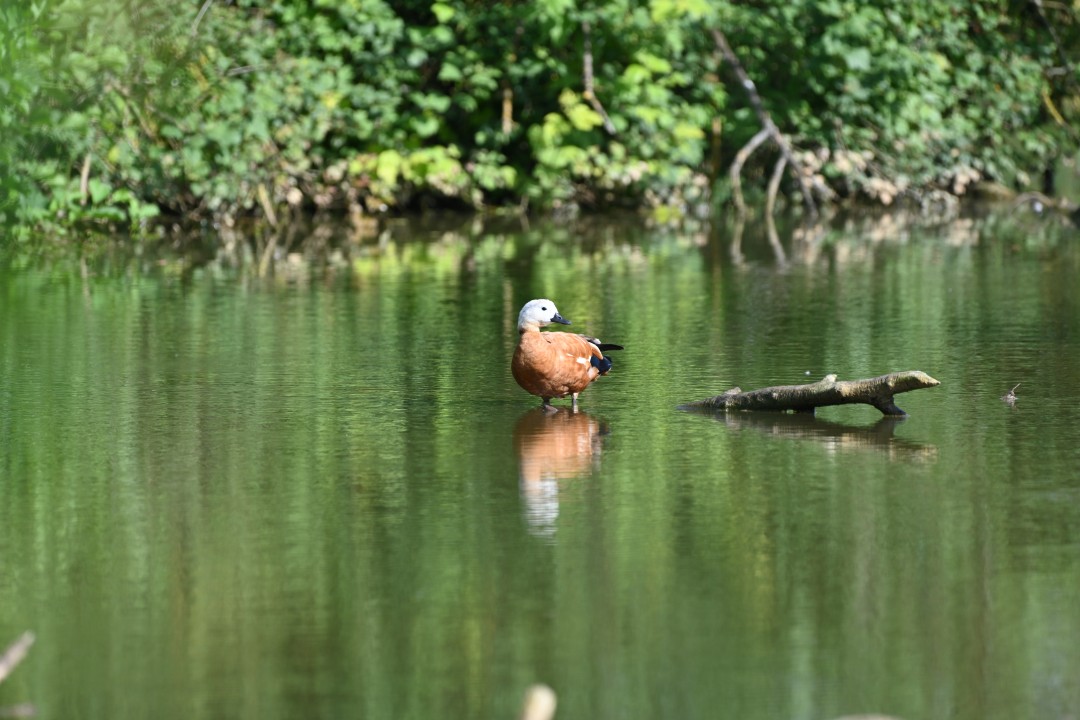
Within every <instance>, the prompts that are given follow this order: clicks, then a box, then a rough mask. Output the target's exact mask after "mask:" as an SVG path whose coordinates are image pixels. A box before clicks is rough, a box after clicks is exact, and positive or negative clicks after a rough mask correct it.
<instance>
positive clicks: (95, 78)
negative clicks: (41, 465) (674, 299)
mask: <svg viewBox="0 0 1080 720" xmlns="http://www.w3.org/2000/svg"><path fill="white" fill-rule="evenodd" d="M1078 13H1080V9H1078V7H1077V6H1076V5H1075V3H1073V4H1066V3H1057V4H1050V3H1040V2H1035V1H1027V0H1024V1H1022V0H1011V1H1007V0H973V1H972V2H969V3H962V4H957V3H953V2H950V1H949V0H911V2H906V3H896V2H885V1H883V0H882V1H879V2H854V1H853V0H813V1H811V0H784V2H779V1H776V0H759V1H757V2H752V3H735V2H731V1H722V2H705V0H651V2H633V1H631V0H615V1H613V2H603V3H599V2H597V3H588V2H587V3H574V2H570V1H569V0H542V1H538V2H533V3H522V4H518V3H508V2H485V3H479V2H472V1H470V0H446V1H445V2H443V1H440V2H431V1H430V0H419V1H409V0H397V1H394V2H387V1H384V0H363V2H360V1H359V0H354V1H352V2H341V1H339V0H335V1H334V2H330V1H329V0H232V1H231V2H229V1H227V0H204V1H202V2H196V3H185V4H183V5H181V6H177V5H175V4H174V3H169V2H165V1H164V0H140V1H139V2H135V1H134V0H132V1H128V2H117V3H100V2H97V1H96V0H41V1H40V2H34V3H6V4H4V6H3V7H2V8H0V87H2V88H3V90H4V92H5V95H6V97H7V101H6V102H5V104H4V105H5V106H4V107H3V108H0V167H2V168H3V171H2V172H0V213H2V215H3V221H4V224H5V225H7V226H8V227H15V228H23V229H24V230H25V229H26V228H32V227H42V226H51V227H54V228H57V227H60V228H63V227H71V226H75V225H82V224H87V223H91V224H113V225H118V226H134V227H138V226H140V225H141V224H143V223H146V222H148V221H152V220H153V219H154V218H156V217H158V216H172V217H176V218H182V219H183V220H185V221H188V222H190V221H207V222H210V221H213V222H221V223H225V224H230V223H232V222H233V221H234V220H236V219H238V218H240V217H244V216H249V215H261V216H263V217H265V218H266V219H267V220H268V221H269V222H270V223H271V224H277V223H278V222H279V221H280V220H281V219H282V218H283V216H284V215H285V214H287V213H291V212H297V213H309V212H311V211H318V210H328V211H335V212H341V213H348V214H350V215H352V216H353V217H354V218H359V217H361V216H363V215H371V214H378V213H383V212H408V211H412V210H417V209H425V208H429V207H457V208H499V207H505V208H512V209H515V210H522V209H560V208H563V209H565V208H577V207H586V208H604V207H613V206H620V207H627V206H629V207H649V208H654V209H659V212H666V213H674V214H681V213H688V212H695V211H703V212H704V211H707V210H708V209H709V208H711V207H715V206H717V205H718V204H723V203H726V202H729V201H730V200H731V196H732V180H733V179H734V180H735V181H736V182H738V183H739V184H741V186H742V189H743V191H744V192H747V193H748V194H749V195H750V196H751V200H752V201H753V200H754V199H755V198H756V199H758V200H760V199H761V198H763V197H764V196H765V194H766V188H767V187H768V186H769V185H770V183H771V182H775V183H779V184H778V185H777V186H776V187H778V188H779V189H780V192H781V194H782V195H789V196H790V197H791V198H792V200H793V202H795V203H799V202H800V201H799V195H800V193H799V183H798V182H796V180H797V179H798V178H797V177H796V176H795V175H793V174H792V173H791V166H789V167H788V170H787V174H786V175H780V174H778V173H774V170H775V169H776V168H777V167H778V164H777V161H778V159H779V158H780V153H779V151H778V149H777V147H776V146H775V144H774V145H764V146H762V147H761V148H760V149H758V150H757V151H756V152H754V153H753V154H752V155H749V154H748V153H747V152H744V155H747V156H748V157H746V158H745V160H746V161H745V164H742V165H737V168H739V169H740V172H738V173H736V174H735V175H729V172H728V171H729V169H730V168H731V167H732V163H733V162H734V161H736V159H737V158H739V159H743V158H741V157H740V156H739V155H738V153H739V151H740V150H744V151H745V150H747V143H748V141H750V140H751V139H752V138H754V137H755V135H757V134H758V133H759V131H761V129H762V122H761V116H760V114H759V113H756V112H755V111H754V110H755V108H754V107H753V106H752V97H751V96H750V95H748V93H747V92H746V91H745V88H744V87H743V86H742V84H741V83H739V82H736V79H735V78H736V75H735V74H733V72H732V71H733V70H734V69H735V68H733V67H732V63H731V62H730V59H729V60H728V62H725V56H724V53H722V52H721V49H720V47H719V45H718V41H717V35H718V33H720V34H721V37H723V38H724V39H726V41H727V43H728V44H729V46H730V49H731V50H732V51H733V54H734V56H735V57H736V58H737V60H738V62H739V63H740V64H741V66H742V67H743V69H744V70H745V72H746V73H747V75H748V76H749V78H750V79H752V80H753V82H754V84H755V87H756V92H757V94H758V95H759V96H760V99H761V101H762V103H763V106H764V108H765V109H766V110H767V112H768V114H769V117H771V119H772V120H773V121H774V122H775V123H776V126H777V127H778V129H779V131H780V132H781V133H782V134H783V137H784V138H785V139H786V140H787V141H789V142H790V143H791V147H792V148H793V153H794V157H795V158H796V160H797V163H798V164H797V167H798V168H799V170H800V172H801V173H802V174H803V176H805V177H808V178H809V179H810V180H812V183H811V187H812V188H813V190H812V192H813V193H814V195H815V199H816V201H818V202H826V203H838V202H845V201H849V200H856V201H871V202H874V203H880V204H886V205H889V204H896V203H901V202H905V201H909V202H914V203H916V204H927V203H941V202H945V203H948V202H951V201H952V199H953V198H956V197H959V196H965V195H968V194H970V193H972V192H973V191H975V190H976V189H987V188H992V189H994V190H995V191H997V192H1005V193H1009V192H1017V191H1024V190H1038V191H1040V192H1043V193H1046V194H1052V193H1053V192H1054V183H1053V180H1054V177H1053V175H1054V171H1055V168H1060V167H1061V163H1062V162H1063V160H1064V161H1066V162H1068V161H1070V160H1071V159H1073V158H1075V157H1076V150H1077V144H1078V142H1077V141H1078V132H1077V128H1078V127H1080V125H1078V120H1080V75H1078V72H1077V65H1076V62H1077V58H1076V57H1074V56H1075V55H1077V53H1076V52H1075V48H1076V47H1080V25H1078V23H1077V15H1078ZM774 175H775V179H774V177H773V176H774Z"/></svg>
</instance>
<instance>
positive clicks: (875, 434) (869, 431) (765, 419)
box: [701, 412, 938, 461]
mask: <svg viewBox="0 0 1080 720" xmlns="http://www.w3.org/2000/svg"><path fill="white" fill-rule="evenodd" d="M701 414H707V415H710V416H711V417H713V418H714V419H715V420H717V421H718V422H722V423H724V424H725V425H727V426H728V427H729V428H731V429H732V430H749V431H756V432H760V433H764V434H765V435H770V436H772V437H776V438H781V439H784V440H809V441H812V442H817V443H821V444H823V445H825V446H826V447H827V448H828V449H829V450H830V451H833V452H850V451H860V450H873V451H885V452H886V453H888V455H889V457H890V458H891V459H895V460H922V461H925V460H933V459H935V458H936V457H937V454H938V449H937V446H936V445H930V444H926V443H920V442H914V441H912V440H905V439H903V438H898V437H896V428H897V427H899V426H900V425H901V424H902V423H904V422H905V421H906V418H903V417H882V418H881V419H879V420H878V421H877V422H876V423H874V424H873V425H870V426H866V427H860V426H857V425H847V424H844V423H838V422H833V421H831V420H822V419H821V418H819V417H816V416H814V415H811V414H808V413H779V412H776V413H774V412H727V413H701Z"/></svg>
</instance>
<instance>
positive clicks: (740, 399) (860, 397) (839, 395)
mask: <svg viewBox="0 0 1080 720" xmlns="http://www.w3.org/2000/svg"><path fill="white" fill-rule="evenodd" d="M940 384H941V383H939V382H938V381H937V380H935V379H934V378H932V377H930V376H929V375H927V374H926V373H924V372H922V371H919V370H907V371H904V372H895V373H889V374H888V375H882V376H880V377H875V378H868V379H865V380H840V381H838V380H837V379H836V376H835V375H826V376H825V378H824V379H823V380H820V381H818V382H816V383H811V384H809V385H778V386H776V387H767V388H762V389H760V390H752V391H750V392H743V391H742V389H740V388H733V389H731V390H728V391H727V392H726V393H724V394H723V395H717V396H715V397H711V398H708V399H707V400H700V401H698V402H692V403H687V404H686V405H680V406H679V407H680V408H681V409H683V410H705V411H713V412H717V411H720V410H794V411H795V412H805V413H812V412H814V409H815V408H819V407H824V406H826V405H848V404H851V403H864V404H866V405H873V406H874V407H876V408H877V409H878V410H880V411H881V412H882V413H883V414H885V415H906V414H907V413H905V412H904V411H903V410H901V409H900V408H898V407H896V403H894V402H893V396H894V395H896V394H898V393H902V392H909V391H911V390H920V389H922V388H931V387H936V386H937V385H940Z"/></svg>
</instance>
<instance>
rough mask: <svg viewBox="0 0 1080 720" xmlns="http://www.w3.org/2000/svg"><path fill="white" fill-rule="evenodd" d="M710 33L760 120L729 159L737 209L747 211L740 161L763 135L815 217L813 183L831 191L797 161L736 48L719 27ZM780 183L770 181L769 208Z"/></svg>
mask: <svg viewBox="0 0 1080 720" xmlns="http://www.w3.org/2000/svg"><path fill="white" fill-rule="evenodd" d="M712 36H713V42H715V43H716V47H717V49H718V50H719V51H720V54H721V55H722V56H723V58H724V62H726V63H727V64H728V65H730V66H731V69H732V72H734V73H735V77H736V78H737V79H738V81H739V85H741V86H742V88H743V90H745V91H746V96H747V98H748V99H749V101H750V107H751V108H753V110H754V114H755V115H757V117H758V121H759V122H760V123H761V131H760V132H758V133H757V134H756V135H754V137H752V138H751V139H750V142H748V143H746V145H744V146H743V147H742V149H740V150H739V152H738V153H737V154H736V156H735V163H732V169H731V173H732V193H733V195H734V198H735V206H736V207H737V208H738V209H739V212H740V213H743V212H745V211H746V204H745V203H744V202H743V198H742V188H741V184H740V182H739V179H738V177H737V176H738V175H739V174H740V173H741V172H742V166H743V164H744V163H745V162H746V160H747V158H749V157H750V155H751V154H752V153H753V152H754V150H756V149H757V148H758V147H759V146H760V145H761V144H762V143H763V142H764V141H765V140H766V139H770V140H772V141H773V142H774V143H776V146H777V147H778V148H779V149H780V155H781V157H782V158H783V160H784V164H785V165H790V166H791V174H792V175H794V176H795V180H796V181H797V182H798V184H799V191H800V192H801V193H802V197H803V206H804V207H805V208H806V211H807V212H808V213H810V216H811V217H817V216H818V208H817V203H816V202H815V201H814V194H813V192H812V186H813V187H816V188H817V189H818V190H819V192H823V193H824V194H826V195H829V194H831V192H830V191H829V190H828V188H826V187H824V186H823V185H821V184H820V183H811V179H810V174H809V173H808V172H806V171H805V170H804V169H803V166H802V163H800V162H799V161H798V159H797V158H796V157H795V153H794V152H793V151H792V149H791V143H790V142H788V139H787V136H785V135H784V134H783V133H782V132H780V128H779V127H777V126H776V123H775V122H773V119H772V116H771V115H769V111H768V110H766V109H765V104H764V103H763V102H762V100H761V95H760V94H759V93H758V91H757V85H755V84H754V81H753V80H751V79H750V76H749V75H748V74H747V72H746V68H744V67H743V65H742V63H741V62H739V58H738V56H737V55H736V54H735V51H734V50H732V49H731V45H730V44H729V43H728V41H727V36H725V35H724V33H723V32H721V31H720V30H713V31H712ZM736 163H737V164H736ZM778 167H779V168H780V169H779V170H778V171H777V172H782V171H783V166H778ZM779 185H780V182H779V179H776V181H775V183H772V182H771V183H770V186H769V192H770V195H771V197H770V200H769V207H770V208H771V207H772V206H773V204H774V203H775V200H776V198H775V193H776V190H777V189H778V188H779Z"/></svg>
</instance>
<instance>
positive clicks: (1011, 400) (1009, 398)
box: [1001, 383, 1020, 405]
mask: <svg viewBox="0 0 1080 720" xmlns="http://www.w3.org/2000/svg"><path fill="white" fill-rule="evenodd" d="M1018 387H1020V383H1016V384H1015V385H1013V389H1012V390H1010V391H1009V392H1007V393H1005V394H1004V395H1002V396H1001V399H1002V400H1003V401H1005V402H1007V403H1008V404H1010V405H1014V404H1015V403H1016V388H1018Z"/></svg>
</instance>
